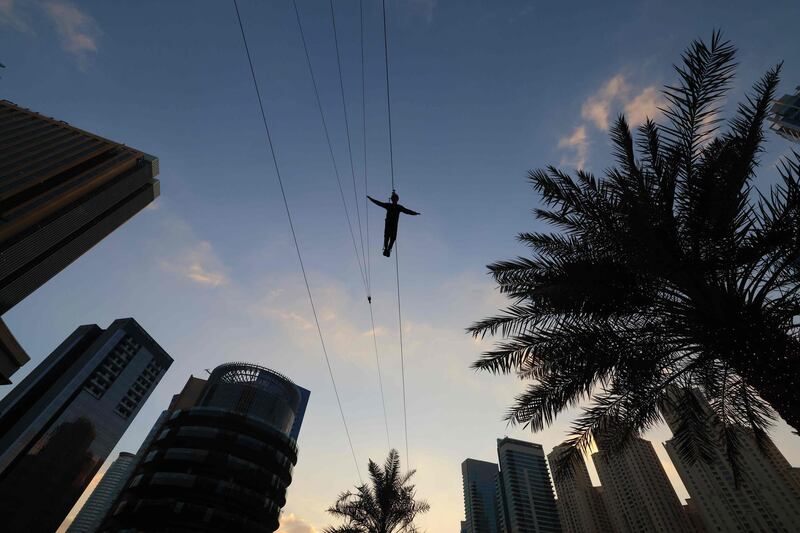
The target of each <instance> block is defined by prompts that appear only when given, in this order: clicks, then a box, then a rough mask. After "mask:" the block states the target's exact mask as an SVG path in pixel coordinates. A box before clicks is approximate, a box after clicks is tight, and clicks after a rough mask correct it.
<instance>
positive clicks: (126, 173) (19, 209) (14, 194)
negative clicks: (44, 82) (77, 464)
mask: <svg viewBox="0 0 800 533" xmlns="http://www.w3.org/2000/svg"><path fill="white" fill-rule="evenodd" d="M156 175H158V159H156V158H155V157H152V156H149V155H146V154H144V153H142V152H140V151H138V150H135V149H133V148H129V147H127V146H124V145H122V144H119V143H116V142H113V141H109V140H107V139H103V138H101V137H98V136H96V135H94V134H91V133H88V132H86V131H82V130H79V129H77V128H74V127H72V126H70V125H68V124H66V123H65V122H61V121H58V120H55V119H52V118H48V117H45V116H42V115H40V114H38V113H34V112H32V111H29V110H27V109H23V108H21V107H19V106H17V105H15V104H12V103H11V102H8V101H6V100H0V315H2V314H4V313H5V312H6V311H8V310H9V309H11V308H12V307H13V306H14V305H16V304H17V303H19V302H20V301H21V300H22V299H23V298H25V297H26V296H28V295H29V294H31V293H32V292H33V291H35V290H36V289H37V288H39V287H40V286H41V285H43V284H44V283H45V282H47V281H48V280H49V279H50V278H52V277H53V276H55V275H56V274H58V273H59V272H60V271H61V270H63V269H64V268H65V267H66V266H67V265H69V264H70V263H72V262H73V261H74V260H75V259H77V258H78V257H80V256H81V255H82V254H83V253H84V252H86V251H87V250H88V249H89V248H91V247H92V246H94V245H95V244H97V243H98V242H99V241H101V240H102V239H103V238H104V237H106V236H107V235H108V234H110V233H111V232H112V231H114V230H115V229H116V228H118V227H119V226H120V225H122V224H123V223H124V222H125V221H126V220H128V219H129V218H131V217H132V216H133V215H135V214H136V213H137V212H139V211H140V210H142V209H143V208H144V207H145V206H146V205H147V204H148V203H150V202H152V201H153V199H155V198H156V197H157V196H158V193H159V183H158V180H156V179H154V177H155V176H156ZM3 340H4V339H3V338H0V363H3V359H4V357H3V355H4V353H6V352H9V349H8V348H7V347H6V346H5V345H4V343H3V342H2V341H3ZM12 348H13V346H12ZM10 353H11V355H12V356H11V357H8V356H7V355H6V357H5V359H6V364H0V380H2V379H5V380H6V381H7V380H8V378H9V376H10V374H11V373H13V371H14V370H16V368H18V367H19V366H20V365H21V364H23V363H24V362H25V361H26V360H27V359H26V358H25V357H22V360H21V359H20V358H19V357H14V355H19V354H18V353H14V351H13V349H12V350H11V352H10ZM8 363H10V364H11V366H9V364H8Z"/></svg>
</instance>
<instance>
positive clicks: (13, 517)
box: [0, 318, 172, 533]
mask: <svg viewBox="0 0 800 533" xmlns="http://www.w3.org/2000/svg"><path fill="white" fill-rule="evenodd" d="M171 364H172V358H171V357H170V356H169V355H168V354H167V353H166V352H165V351H164V350H163V349H162V348H161V346H159V345H158V343H156V341H154V340H153V339H152V338H151V337H150V335H148V334H147V332H146V331H145V330H144V329H143V328H142V327H141V326H140V325H139V324H138V323H137V322H136V321H135V320H133V319H132V318H125V319H119V320H115V321H114V322H113V323H112V324H111V325H110V326H109V327H108V328H107V329H105V330H103V329H101V328H100V327H99V326H97V325H87V326H81V327H79V328H78V329H77V330H75V332H74V333H73V334H72V335H70V336H69V337H68V338H67V339H66V340H65V341H64V342H63V343H61V345H60V346H59V347H58V348H56V350H55V351H54V352H53V353H51V354H50V355H49V356H48V357H47V358H46V359H45V360H44V361H43V362H42V363H41V364H40V365H39V366H38V367H36V368H35V369H34V370H33V371H32V372H31V373H30V374H29V375H28V376H27V377H26V378H25V379H23V380H22V381H21V382H20V383H19V384H18V385H17V386H16V387H15V388H14V389H12V390H11V392H9V394H8V395H7V396H6V397H5V398H3V399H2V400H0V516H3V529H4V530H6V531H25V532H27V533H35V532H40V531H41V532H46V533H52V532H53V531H55V530H56V529H57V528H58V526H59V525H60V524H61V522H62V521H63V520H64V518H65V517H66V515H67V513H68V512H69V510H70V509H71V508H72V507H73V506H74V505H75V502H76V501H77V500H78V498H79V497H80V495H81V493H82V492H83V491H84V489H85V488H86V486H87V485H88V484H89V482H90V481H91V479H92V478H93V477H94V475H95V474H96V473H97V471H98V469H99V468H100V466H101V465H102V463H103V462H104V461H105V460H106V458H107V457H108V454H109V453H111V450H112V449H113V448H114V446H115V445H116V444H117V441H118V440H119V439H120V437H121V436H122V434H123V433H124V432H125V430H126V429H127V428H128V426H129V425H130V423H131V421H132V420H133V418H134V417H135V416H136V415H137V413H138V412H139V410H140V409H141V406H142V404H143V403H144V402H145V401H146V400H147V398H148V397H149V396H150V393H151V392H152V391H153V388H154V387H155V386H156V385H157V384H158V382H159V381H160V380H161V378H162V376H163V375H164V373H165V372H166V370H167V369H168V368H169V366H170V365H171ZM44 502H46V505H45V504H44Z"/></svg>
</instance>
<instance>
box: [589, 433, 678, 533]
mask: <svg viewBox="0 0 800 533" xmlns="http://www.w3.org/2000/svg"><path fill="white" fill-rule="evenodd" d="M598 445H599V451H598V452H597V453H594V454H592V460H593V461H594V465H595V468H596V469H597V474H598V476H599V477H600V483H601V484H602V486H603V489H604V496H605V501H606V505H607V509H608V514H609V517H610V519H611V522H612V526H613V528H614V531H618V532H621V533H637V532H641V533H646V532H652V531H661V532H664V533H670V532H674V533H685V532H686V531H688V530H689V529H690V527H691V526H690V524H689V521H688V518H687V517H686V514H685V513H684V511H683V507H682V505H681V502H680V500H679V499H678V496H677V495H676V494H675V490H674V489H673V488H672V485H671V484H670V482H669V479H668V478H667V474H666V472H664V467H663V466H662V465H661V462H660V461H659V459H658V456H657V455H656V452H655V450H654V449H653V445H652V444H651V443H650V442H649V441H646V440H644V439H639V438H636V439H633V440H631V441H630V442H629V443H628V444H627V445H626V446H625V448H624V449H622V450H619V451H615V452H613V453H611V452H610V451H608V450H606V449H604V446H603V443H602V441H599V442H598Z"/></svg>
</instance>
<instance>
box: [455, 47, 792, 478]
mask: <svg viewBox="0 0 800 533" xmlns="http://www.w3.org/2000/svg"><path fill="white" fill-rule="evenodd" d="M734 56H735V49H734V48H733V46H732V45H731V44H730V42H728V41H723V40H722V38H721V36H720V33H718V32H715V33H714V34H713V36H712V38H711V43H710V45H708V44H706V43H704V42H702V41H695V42H693V43H692V44H691V45H690V47H689V48H688V49H687V50H686V51H685V52H684V54H683V56H682V65H680V66H676V67H675V70H676V71H677V73H678V77H679V82H678V84H677V85H675V86H668V87H666V88H665V89H664V95H665V97H666V99H667V105H666V107H665V108H664V109H663V110H662V111H663V113H664V116H665V118H666V124H665V125H663V126H659V125H657V124H656V123H654V122H653V121H651V120H648V121H647V122H646V123H645V124H644V125H642V126H640V127H639V129H638V136H637V137H638V138H637V139H634V136H633V134H632V133H631V131H630V129H629V127H628V124H627V122H626V120H625V118H624V116H620V117H619V118H618V119H617V121H616V123H615V124H614V126H613V128H612V131H611V140H612V143H613V146H614V158H615V161H616V165H615V166H614V167H612V168H611V169H609V170H607V171H606V172H605V176H604V177H602V178H597V177H595V176H594V175H592V174H591V173H589V172H587V171H584V170H578V171H577V172H576V174H575V176H574V177H573V176H572V175H569V174H567V173H565V172H562V171H560V170H558V169H556V168H554V167H552V166H551V167H548V168H547V169H545V170H537V171H532V172H530V174H529V179H530V181H531V183H532V185H533V188H534V189H535V190H536V191H537V192H538V193H540V194H541V196H542V199H543V202H544V207H543V208H540V209H537V210H535V213H536V216H537V218H538V219H540V220H543V221H545V222H547V223H549V224H551V225H553V226H555V227H556V228H558V229H559V230H561V231H559V232H554V233H522V234H520V235H519V239H520V240H521V241H522V242H523V243H525V244H527V245H528V246H530V247H531V249H532V250H533V257H519V258H517V259H514V260H510V261H501V262H497V263H494V264H492V265H489V267H488V268H489V270H490V272H491V274H492V275H493V277H494V280H495V281H496V282H497V284H498V285H499V288H500V290H501V292H503V293H504V294H506V295H507V296H508V297H509V298H510V299H511V300H512V303H511V304H510V305H509V306H508V307H507V308H506V309H505V310H503V311H501V313H500V314H499V315H498V316H493V317H490V318H487V319H484V320H482V321H480V322H477V323H476V324H474V325H473V326H471V327H470V328H469V331H470V332H471V333H472V334H473V335H475V336H480V337H482V336H484V335H487V334H490V335H495V334H499V335H501V336H502V337H503V338H504V339H503V340H502V341H501V342H500V343H498V345H497V346H496V347H495V349H493V350H491V351H488V352H486V353H485V354H484V355H483V357H482V358H481V359H480V360H478V361H477V362H475V363H474V365H473V366H474V367H475V368H477V369H480V370H486V371H490V372H493V373H516V374H517V375H518V376H519V377H520V378H522V379H531V380H533V384H532V385H530V386H529V387H528V388H527V390H526V391H525V392H524V393H523V394H520V395H519V396H517V397H516V401H515V403H514V405H513V406H512V408H511V409H510V411H509V413H508V416H507V419H508V420H509V422H510V423H512V424H517V423H520V424H523V425H525V426H526V427H530V428H531V429H533V430H534V431H538V430H541V429H543V428H544V427H545V426H547V425H549V424H551V423H552V421H553V420H554V418H555V417H556V416H557V415H558V414H559V413H561V412H562V411H563V410H565V409H566V408H568V407H574V406H576V405H579V404H581V405H583V411H582V413H581V415H580V416H579V417H578V418H577V420H576V421H575V422H574V424H573V427H572V434H571V435H570V438H569V440H568V442H569V443H570V444H571V445H572V448H571V452H572V453H571V454H565V455H564V458H565V462H566V461H569V460H570V459H574V457H575V456H576V455H577V453H578V452H579V451H581V450H586V449H587V448H588V447H589V446H590V445H591V443H592V440H593V439H596V438H601V437H602V438H603V439H605V440H607V441H608V442H609V444H611V445H612V446H610V447H612V448H616V449H620V448H621V447H622V446H623V445H624V444H625V442H627V440H628V439H629V438H631V437H632V436H635V435H638V434H640V433H641V432H643V431H646V430H647V429H649V428H650V427H652V426H653V425H654V424H655V423H657V422H658V421H659V420H661V418H662V415H663V413H664V411H665V409H667V408H670V409H671V411H672V412H675V413H677V414H678V416H679V417H680V424H681V426H680V428H679V429H678V431H676V432H675V433H676V439H677V441H678V444H679V451H680V452H681V454H682V455H683V456H684V457H685V458H687V459H689V460H693V459H696V458H697V457H703V458H707V457H708V453H707V452H708V451H709V446H710V445H711V441H712V440H713V439H714V438H716V437H719V438H721V439H723V441H724V444H725V445H726V446H727V449H728V454H729V456H730V457H731V459H732V460H734V461H735V454H736V447H735V443H736V435H737V434H739V433H740V432H739V428H741V427H742V426H745V427H749V428H751V429H752V430H754V432H755V434H756V436H758V437H763V436H764V435H765V431H766V429H767V428H768V427H769V425H770V422H771V419H772V418H773V416H774V411H773V409H774V410H775V411H777V413H778V414H780V416H782V417H783V418H784V419H785V420H786V422H788V423H789V424H790V425H791V426H792V427H793V428H794V429H795V430H797V429H800V331H798V330H800V321H798V316H799V315H800V294H799V293H798V290H800V259H799V258H800V180H799V177H800V156H799V155H798V154H796V153H795V154H794V157H793V158H792V159H787V160H784V161H783V162H782V163H781V165H780V166H779V169H778V170H779V174H780V177H781V179H780V180H778V183H777V184H776V185H774V186H773V187H772V188H771V190H770V191H769V193H768V194H766V195H762V194H759V193H758V191H756V190H754V188H753V186H752V180H753V177H754V173H755V170H756V168H757V166H758V164H759V154H760V152H761V151H762V144H763V141H764V134H763V123H764V119H765V117H766V116H767V114H768V109H769V106H770V101H771V100H772V98H773V95H774V92H775V89H776V86H777V84H778V81H779V73H780V70H781V65H780V64H778V65H776V66H775V67H774V68H772V69H770V70H768V71H767V72H766V74H765V75H764V76H763V77H762V78H761V79H760V80H759V81H758V82H757V83H756V84H755V85H754V87H753V90H752V93H751V94H750V95H749V96H748V97H747V100H746V102H744V103H742V104H741V105H739V107H738V110H737V113H736V116H735V117H734V118H733V119H731V120H730V121H729V122H728V124H727V128H725V129H724V131H723V130H722V129H721V128H720V122H719V119H718V118H717V117H718V116H719V112H720V106H721V100H722V99H723V98H724V96H725V94H726V92H727V90H728V88H729V85H730V81H731V79H732V77H733V74H734V70H735V63H734ZM688 389H699V390H700V391H702V392H703V393H704V394H705V395H706V397H707V398H708V399H709V401H710V403H711V405H712V408H713V411H714V414H715V415H716V416H717V417H718V418H719V421H720V424H721V427H722V430H721V432H720V433H719V434H717V433H716V432H715V435H713V436H712V435H709V434H708V433H709V431H706V430H705V428H706V427H707V426H708V425H709V424H708V423H707V422H708V417H707V415H705V414H704V413H703V411H702V408H701V407H700V406H699V404H698V402H696V401H694V400H693V398H694V395H692V394H675V393H674V391H676V390H677V391H681V390H684V391H685V390H688ZM671 391H672V392H671ZM562 466H563V464H562Z"/></svg>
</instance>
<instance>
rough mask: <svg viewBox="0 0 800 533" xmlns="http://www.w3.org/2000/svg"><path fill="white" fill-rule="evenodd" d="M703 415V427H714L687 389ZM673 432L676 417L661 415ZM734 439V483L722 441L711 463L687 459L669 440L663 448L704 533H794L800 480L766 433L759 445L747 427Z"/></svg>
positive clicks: (798, 524)
mask: <svg viewBox="0 0 800 533" xmlns="http://www.w3.org/2000/svg"><path fill="white" fill-rule="evenodd" d="M692 393H693V394H695V396H696V398H697V399H698V400H699V403H700V405H701V406H702V408H703V410H704V411H705V412H706V414H707V415H708V420H709V424H710V427H709V431H711V432H712V434H713V432H715V431H717V429H716V428H717V426H718V424H719V421H718V419H717V418H716V416H714V414H713V411H712V410H711V407H710V406H709V405H708V402H706V400H705V399H704V398H703V397H702V395H701V394H700V393H699V392H698V391H692ZM665 419H666V421H667V424H668V425H669V426H670V429H672V430H673V431H675V429H676V427H677V426H676V424H677V419H676V417H674V416H671V415H670V414H669V413H667V414H666V415H665ZM736 433H737V436H738V441H739V454H738V458H739V462H740V466H741V468H740V476H741V477H740V479H739V485H738V486H737V484H736V480H735V479H734V473H733V469H732V467H731V465H730V461H729V459H728V457H727V454H726V452H725V449H724V448H723V445H722V444H721V443H720V444H719V445H718V446H716V447H715V449H714V450H713V453H712V461H711V462H710V463H706V462H704V461H703V460H700V459H698V460H697V461H695V462H693V463H690V462H687V461H686V460H685V459H684V458H683V457H681V455H680V454H679V453H678V450H677V448H676V445H675V443H674V442H673V441H674V439H673V440H670V441H667V442H666V443H665V444H664V447H665V448H666V449H667V453H668V454H669V457H670V459H671V460H672V462H673V464H674V465H675V468H676V469H677V471H678V474H679V475H680V477H681V480H682V481H683V484H684V485H685V486H686V489H687V490H688V491H689V495H690V496H691V501H692V506H693V507H694V508H695V509H696V514H697V515H699V517H700V518H701V519H702V522H703V524H704V525H705V528H706V529H707V530H708V531H720V530H721V531H800V481H799V480H798V479H797V476H796V474H795V469H793V468H792V466H791V465H790V464H789V462H788V461H787V460H786V458H785V457H784V456H783V454H781V452H780V451H779V450H778V448H777V447H776V446H775V444H774V443H773V442H772V440H770V439H769V438H768V437H764V441H763V442H762V443H761V445H760V446H759V443H758V442H757V441H756V439H755V437H754V435H753V434H752V432H751V431H749V430H746V429H744V428H740V429H739V430H738V431H736Z"/></svg>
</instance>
